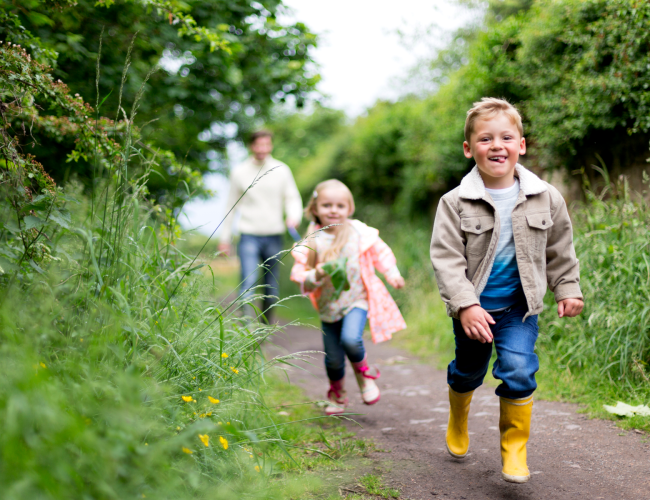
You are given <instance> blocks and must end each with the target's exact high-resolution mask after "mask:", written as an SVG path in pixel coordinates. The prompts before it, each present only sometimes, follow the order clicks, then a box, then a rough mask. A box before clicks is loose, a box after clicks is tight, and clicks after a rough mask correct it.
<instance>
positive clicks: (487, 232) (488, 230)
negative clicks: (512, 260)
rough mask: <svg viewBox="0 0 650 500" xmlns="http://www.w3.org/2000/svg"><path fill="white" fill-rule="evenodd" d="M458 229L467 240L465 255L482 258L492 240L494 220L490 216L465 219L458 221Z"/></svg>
mask: <svg viewBox="0 0 650 500" xmlns="http://www.w3.org/2000/svg"><path fill="white" fill-rule="evenodd" d="M460 228H461V229H462V230H463V231H464V232H465V237H466V238H467V243H466V244H465V252H466V254H467V255H480V256H484V255H485V253H486V252H487V249H488V246H489V245H490V239H491V238H492V229H494V218H493V217H492V216H490V215H487V216H485V215H484V216H478V217H465V218H462V219H461V220H460Z"/></svg>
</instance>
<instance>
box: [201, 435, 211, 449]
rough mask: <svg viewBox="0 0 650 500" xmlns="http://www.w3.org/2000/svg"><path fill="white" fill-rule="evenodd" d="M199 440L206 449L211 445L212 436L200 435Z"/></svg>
mask: <svg viewBox="0 0 650 500" xmlns="http://www.w3.org/2000/svg"><path fill="white" fill-rule="evenodd" d="M199 439H200V440H201V442H202V443H203V444H204V445H205V447H206V448H207V447H208V445H209V444H210V436H208V435H207V434H199Z"/></svg>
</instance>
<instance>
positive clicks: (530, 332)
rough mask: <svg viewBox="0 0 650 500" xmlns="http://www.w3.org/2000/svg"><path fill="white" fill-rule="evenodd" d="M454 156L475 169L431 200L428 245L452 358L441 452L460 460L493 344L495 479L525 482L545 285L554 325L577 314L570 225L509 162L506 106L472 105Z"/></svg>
mask: <svg viewBox="0 0 650 500" xmlns="http://www.w3.org/2000/svg"><path fill="white" fill-rule="evenodd" d="M463 149H464V151H465V156H466V157H467V158H474V161H475V162H476V167H474V169H473V170H472V171H471V172H470V173H469V174H467V175H466V176H465V177H464V178H463V180H462V181H461V183H460V186H459V187H457V188H456V189H454V190H453V191H450V192H449V193H447V194H446V195H445V196H443V197H442V199H441V200H440V203H439V205H438V210H437V212H436V218H435V223H434V225H433V238H432V240H431V262H432V263H433V269H434V271H435V274H436V279H437V282H438V288H439V289H440V295H441V296H442V299H443V300H444V302H445V304H446V305H447V314H448V315H449V316H451V317H452V318H453V327H454V336H455V340H456V358H455V359H454V360H453V361H452V362H451V363H450V364H449V367H448V369H447V382H448V384H449V403H450V412H449V425H448V427H447V450H448V451H449V453H450V454H451V455H452V456H454V457H456V458H462V457H464V456H465V455H466V454H467V451H468V449H469V433H468V431H467V416H468V414H469V405H470V401H471V399H472V394H473V392H474V390H475V389H476V388H477V387H479V386H480V385H481V384H482V383H483V378H484V377H485V374H486V373H487V369H488V364H489V362H490V357H491V354H492V343H494V344H495V346H496V352H497V360H496V362H495V363H494V367H493V370H492V374H493V375H494V377H495V378H497V379H499V380H500V381H501V384H500V385H499V386H498V387H497V389H496V394H497V396H499V397H500V407H501V416H500V419H499V429H500V431H501V463H502V465H503V470H502V477H503V478H504V479H505V480H506V481H510V482H515V483H525V482H526V481H528V479H529V478H530V474H529V472H528V466H527V464H526V443H527V441H528V437H529V435H530V418H531V413H532V407H533V397H532V394H533V392H534V391H535V389H536V388H537V383H536V382H535V373H536V372H537V370H538V369H539V361H538V359H537V355H536V354H535V352H534V349H535V341H536V340H537V333H538V326H537V315H538V314H539V313H540V312H541V311H542V309H543V302H542V301H543V299H544V294H545V293H546V284H547V283H548V286H549V288H550V289H551V291H552V292H553V293H554V294H555V300H556V302H557V303H558V308H557V310H558V315H559V317H561V318H562V317H574V316H577V315H578V314H580V312H581V311H582V307H583V301H582V293H581V292H580V286H579V281H580V276H579V268H578V259H577V258H576V254H575V250H574V248H573V234H572V229H571V221H570V219H569V214H568V212H567V208H566V204H565V202H564V199H563V198H562V196H561V195H560V193H559V192H558V190H557V189H555V188H554V187H553V186H551V185H550V184H548V183H546V182H544V181H542V180H541V179H540V178H539V177H537V176H536V175H535V174H533V173H532V172H530V171H529V170H526V169H525V168H524V167H523V166H521V165H519V164H518V163H517V161H518V160H519V155H523V154H525V153H526V141H525V139H524V137H523V127H522V124H521V116H520V115H519V113H518V112H517V110H516V109H515V107H514V106H512V105H511V104H510V103H508V102H507V101H504V100H501V99H493V98H483V99H481V102H477V103H474V106H473V107H472V109H470V110H469V111H468V112H467V120H466V122H465V142H464V143H463Z"/></svg>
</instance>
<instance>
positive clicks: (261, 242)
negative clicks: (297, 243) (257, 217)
mask: <svg viewBox="0 0 650 500" xmlns="http://www.w3.org/2000/svg"><path fill="white" fill-rule="evenodd" d="M281 250H282V235H281V234H275V235H271V236H255V235H253V234H242V235H241V238H240V239H239V245H238V247H237V254H238V255H239V262H240V264H241V276H242V285H241V293H243V294H244V298H249V297H250V296H251V295H254V294H256V293H263V294H265V295H269V296H270V297H265V298H264V305H263V309H262V311H266V310H267V309H268V308H269V307H271V306H272V305H273V304H275V302H276V301H277V297H278V295H279V294H280V291H279V289H278V276H279V274H280V266H278V265H276V264H277V263H278V258H277V257H276V258H272V257H273V256H274V255H277V254H278V252H280V251H281ZM267 259H271V260H269V261H268V262H266V263H265V264H264V267H262V268H260V267H259V266H260V264H262V263H264V262H265V261H267ZM260 272H262V273H264V276H263V277H262V278H261V279H260ZM257 285H265V288H257V289H254V290H251V288H252V287H255V286H257ZM269 314H270V311H268V312H267V313H266V315H267V318H268V316H269Z"/></svg>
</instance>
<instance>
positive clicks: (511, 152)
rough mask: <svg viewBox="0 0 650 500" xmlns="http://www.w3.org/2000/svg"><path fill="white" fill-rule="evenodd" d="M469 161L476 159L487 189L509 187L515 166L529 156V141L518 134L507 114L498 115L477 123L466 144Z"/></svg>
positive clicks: (513, 176) (512, 182)
mask: <svg viewBox="0 0 650 500" xmlns="http://www.w3.org/2000/svg"><path fill="white" fill-rule="evenodd" d="M463 150H464V152H465V157H466V158H472V157H473V158H474V161H476V165H477V166H478V168H479V170H480V171H481V177H482V178H483V182H484V183H485V187H487V188H491V189H504V188H509V187H510V186H512V185H513V184H514V182H515V180H514V178H515V165H516V164H517V162H518V161H519V155H523V154H525V153H526V139H524V138H523V137H521V135H519V130H518V129H517V125H515V124H514V123H513V122H512V121H511V120H510V118H508V116H507V115H505V114H503V113H499V114H498V115H496V116H495V117H494V118H490V119H488V120H476V122H474V131H473V132H472V135H471V137H470V140H469V142H467V141H465V142H464V143H463Z"/></svg>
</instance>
